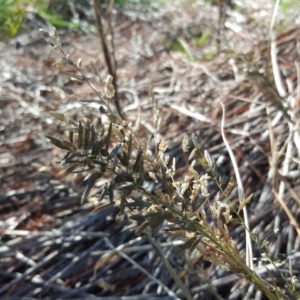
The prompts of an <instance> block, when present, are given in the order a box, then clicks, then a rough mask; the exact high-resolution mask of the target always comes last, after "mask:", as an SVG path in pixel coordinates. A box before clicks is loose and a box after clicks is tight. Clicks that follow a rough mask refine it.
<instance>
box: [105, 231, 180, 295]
mask: <svg viewBox="0 0 300 300" xmlns="http://www.w3.org/2000/svg"><path fill="white" fill-rule="evenodd" d="M104 239H105V241H106V243H107V245H108V246H109V247H111V249H112V250H113V251H114V252H115V251H116V250H117V248H115V247H114V245H113V244H112V243H111V241H110V240H109V239H108V238H106V237H105V238H104ZM117 253H118V254H119V255H120V256H122V257H123V258H124V259H126V260H127V261H128V262H130V263H131V264H132V265H133V266H135V267H136V268H137V269H139V270H140V271H141V272H143V273H144V274H145V275H147V276H148V277H149V278H150V279H151V280H153V281H154V282H155V283H156V284H158V285H159V286H160V287H161V288H162V289H164V290H165V291H166V292H167V294H168V295H169V296H171V297H174V299H176V300H179V298H178V297H177V296H176V294H175V293H174V292H173V291H171V290H170V289H169V288H168V287H167V286H166V285H164V284H163V283H162V282H161V281H159V280H158V279H156V278H155V277H154V276H152V275H151V274H150V273H149V272H148V271H147V270H145V269H144V268H143V267H141V266H140V265H139V264H138V263H136V262H135V261H134V260H133V259H131V258H130V257H129V256H128V255H127V254H125V253H124V252H122V251H120V250H117Z"/></svg>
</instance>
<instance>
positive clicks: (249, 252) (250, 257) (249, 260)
mask: <svg viewBox="0 0 300 300" xmlns="http://www.w3.org/2000/svg"><path fill="white" fill-rule="evenodd" d="M221 105H222V109H223V115H222V122H221V133H222V138H223V141H224V144H225V146H226V149H227V151H228V153H229V156H230V159H231V162H232V165H233V169H234V173H235V176H236V181H237V185H238V193H239V201H240V203H241V205H242V206H243V213H244V223H245V235H246V264H247V266H248V267H249V268H250V269H251V270H252V271H253V270H254V266H253V252H252V241H251V237H250V226H249V219H248V213H247V208H246V206H244V205H243V202H244V201H245V196H244V187H243V183H242V180H241V176H240V172H239V169H238V166H237V163H236V159H235V157H234V154H233V152H232V150H231V148H230V145H229V143H228V141H227V139H226V136H225V133H224V126H225V107H224V104H223V103H222V102H221Z"/></svg>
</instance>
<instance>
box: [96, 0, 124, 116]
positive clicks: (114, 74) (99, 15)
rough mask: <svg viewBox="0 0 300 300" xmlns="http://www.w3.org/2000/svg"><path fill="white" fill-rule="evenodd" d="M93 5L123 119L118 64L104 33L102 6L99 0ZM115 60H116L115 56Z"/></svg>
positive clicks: (116, 102) (118, 108) (116, 99)
mask: <svg viewBox="0 0 300 300" xmlns="http://www.w3.org/2000/svg"><path fill="white" fill-rule="evenodd" d="M93 6H94V11H95V16H96V23H97V27H98V31H99V35H100V40H101V45H102V49H103V53H104V58H105V62H106V65H107V68H108V72H109V74H110V75H111V76H112V77H113V85H114V88H115V96H114V100H115V105H116V109H117V112H118V114H119V115H120V117H121V118H122V119H123V118H124V116H123V114H122V111H121V107H120V103H119V94H118V84H117V72H116V65H115V66H113V65H112V59H111V56H110V54H109V50H108V47H107V41H106V37H105V34H104V30H103V24H102V12H101V6H100V4H99V1H97V0H94V1H93ZM113 55H114V52H113ZM113 60H115V58H114V59H113Z"/></svg>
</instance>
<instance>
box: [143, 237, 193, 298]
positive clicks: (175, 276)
mask: <svg viewBox="0 0 300 300" xmlns="http://www.w3.org/2000/svg"><path fill="white" fill-rule="evenodd" d="M147 238H148V240H149V242H150V243H151V245H152V247H153V249H154V250H155V251H156V253H157V254H158V255H159V257H160V259H161V260H162V262H163V264H164V265H165V267H166V268H167V270H168V272H169V274H170V275H171V277H172V278H173V279H174V281H175V282H176V284H177V285H178V287H179V288H180V289H181V291H182V293H183V295H184V297H185V299H189V300H192V299H193V297H192V295H191V293H190V292H189V290H188V289H187V287H186V286H185V285H184V284H183V282H182V281H181V279H180V277H179V276H178V274H177V273H176V272H175V270H174V269H173V267H172V266H171V264H170V263H169V261H168V260H167V259H166V257H165V255H164V253H163V252H162V251H161V249H160V248H159V246H158V244H157V243H155V241H154V240H153V238H152V237H151V236H150V235H149V234H147Z"/></svg>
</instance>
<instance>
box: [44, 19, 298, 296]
mask: <svg viewBox="0 0 300 300" xmlns="http://www.w3.org/2000/svg"><path fill="white" fill-rule="evenodd" d="M98 26H99V27H101V26H102V25H101V22H100V23H99V24H98ZM100 29H101V28H100ZM40 32H41V34H42V36H43V37H44V38H45V40H46V41H47V42H48V44H49V45H51V47H53V49H54V50H55V51H56V52H57V53H58V54H59V56H60V57H61V60H60V61H59V62H57V63H56V66H57V67H63V66H65V65H67V66H69V67H70V68H71V69H72V72H70V71H69V73H68V74H69V75H70V74H71V73H72V74H71V80H72V81H73V82H75V83H77V84H80V85H81V84H87V85H88V86H89V87H90V88H91V89H92V91H93V93H94V94H95V95H96V97H95V98H80V101H82V102H86V103H90V102H93V103H97V104H98V107H99V122H98V125H97V127H96V126H95V124H93V122H92V121H91V120H89V119H85V120H74V119H71V118H69V117H68V116H67V115H65V114H62V113H60V112H57V111H53V112H51V115H52V116H53V117H54V118H55V119H57V120H58V121H60V122H63V123H65V124H66V125H67V126H69V127H71V129H70V130H69V133H68V138H62V137H60V136H52V135H46V137H47V138H48V139H49V140H50V142H51V143H52V144H53V145H55V146H56V147H58V148H60V149H63V150H64V151H65V152H66V153H65V155H64V157H63V158H62V159H61V164H62V165H63V166H65V167H66V170H65V174H69V173H84V174H86V178H85V182H86V184H85V189H84V191H83V194H82V197H81V202H82V203H83V202H85V201H86V200H87V199H88V197H89V194H90V192H91V190H92V188H93V186H94V185H95V183H96V182H97V181H99V180H100V179H103V178H105V181H106V183H105V184H103V186H102V191H101V193H100V195H99V196H98V198H99V206H98V208H97V210H100V209H101V208H103V207H107V205H114V206H117V207H119V209H120V213H121V214H124V215H126V216H129V217H130V219H131V220H132V224H131V225H130V226H128V227H127V228H125V229H126V230H133V229H135V230H136V233H137V234H142V233H146V234H149V232H150V233H151V236H152V237H154V236H155V234H157V233H158V232H159V231H161V230H164V231H167V232H169V233H170V234H172V235H174V236H176V237H179V238H180V239H181V240H183V241H184V246H183V247H182V250H186V249H189V250H197V251H199V253H201V255H203V257H204V258H205V259H206V260H208V261H210V262H212V263H214V264H216V265H218V266H220V267H222V268H224V269H226V270H228V271H229V272H232V273H234V274H236V275H237V276H238V277H240V278H244V279H246V280H248V281H249V282H251V283H252V284H253V285H254V286H255V287H256V289H258V290H260V291H261V292H262V293H263V294H264V295H265V296H266V297H267V298H268V299H299V294H298V293H297V292H296V288H295V287H296V286H297V283H298V282H297V280H296V278H293V280H291V281H290V280H288V279H287V278H284V280H285V283H286V284H285V286H284V288H279V287H278V286H276V284H275V283H273V282H267V281H265V280H264V279H263V278H261V277H260V276H259V275H258V274H257V273H256V272H255V270H254V267H253V258H252V248H251V245H252V243H256V244H257V245H258V246H259V247H260V248H261V249H262V251H263V252H264V253H265V257H266V259H267V260H270V262H271V263H272V264H273V265H274V267H275V268H276V264H275V263H274V262H273V261H272V260H271V259H270V258H269V257H268V255H267V253H266V252H265V251H264V249H265V248H266V244H263V245H259V243H258V241H256V239H255V236H254V234H253V233H251V229H250V227H249V224H248V219H247V210H246V205H247V203H248V202H249V201H251V195H248V197H247V196H246V195H244V190H243V186H242V183H241V179H240V176H239V172H238V166H237V164H236V163H235V160H234V156H233V155H232V152H231V150H230V145H229V143H228V142H227V140H226V136H225V134H224V130H223V128H224V122H225V114H223V120H222V125H221V130H222V136H223V140H224V143H225V144H226V146H227V149H228V151H229V152H230V153H231V155H230V156H231V161H232V163H233V165H234V170H235V178H234V177H230V176H226V175H225V174H224V172H223V170H222V168H220V166H219V165H218V164H217V163H216V161H215V160H214V159H213V158H212V157H211V155H210V154H209V152H208V151H207V150H205V148H204V146H205V145H201V141H198V139H197V137H196V136H195V135H192V136H187V135H186V136H185V137H184V138H183V140H182V144H181V147H182V157H183V158H184V159H183V160H184V161H186V162H187V165H188V167H187V171H186V173H185V174H184V175H183V176H181V177H178V176H176V172H177V161H178V157H170V156H167V155H166V154H165V152H166V150H167V148H168V142H167V140H166V139H165V138H163V137H161V135H160V134H159V133H160V132H159V131H160V126H161V122H162V119H161V116H160V110H159V103H158V100H157V99H156V97H155V95H154V93H153V91H152V89H151V88H150V91H149V101H150V100H151V101H152V122H153V128H154V129H155V130H154V131H155V133H154V135H153V136H150V137H148V138H146V139H142V138H140V137H139V134H138V133H139V128H140V121H141V116H136V120H135V122H130V121H128V120H127V118H126V116H125V114H123V113H122V107H121V105H120V102H114V98H115V96H116V90H117V86H116V85H117V82H116V80H115V79H114V77H113V76H111V75H108V76H107V79H106V82H105V86H104V89H103V91H102V92H99V91H97V90H96V89H95V88H94V87H93V86H92V85H91V84H90V81H89V80H90V79H89V78H88V76H86V75H85V73H84V71H83V69H82V68H81V61H80V60H79V61H77V62H76V61H73V60H72V58H71V57H69V56H68V55H67V54H66V53H65V51H64V50H63V48H62V46H61V42H60V40H59V37H58V35H57V33H56V31H54V33H53V34H50V33H48V32H47V31H44V30H40ZM99 32H100V37H101V30H99ZM105 43H106V42H105V40H103V39H102V44H105ZM108 61H109V59H108ZM91 68H92V70H93V73H94V75H95V76H96V77H97V78H98V80H99V81H100V82H101V77H100V74H99V73H98V71H97V68H96V66H95V65H94V64H93V63H91ZM111 70H112V73H113V74H114V73H115V69H111ZM64 91H65V92H66V93H67V94H69V95H72V94H74V92H73V90H72V89H71V88H64ZM118 100H119V98H118ZM197 165H200V167H201V170H202V171H201V172H199V171H197V170H198V167H196V166H197ZM146 181H151V182H152V184H153V185H154V188H153V189H148V188H146V185H145V182H146ZM210 181H213V182H214V183H215V185H216V187H217V189H218V193H217V194H216V196H215V197H214V199H211V195H210V192H209V190H208V185H209V182H210ZM235 182H237V186H238V195H239V206H238V207H235V206H233V205H231V203H230V202H229V201H228V195H229V194H230V193H231V191H232V189H233V188H234V187H235ZM221 199H224V200H223V201H221ZM241 211H243V216H242V215H241V214H240V212H241ZM237 223H239V224H243V226H244V228H245V232H246V234H245V236H246V244H247V257H246V258H244V257H242V256H241V255H240V251H239V249H238V247H237V245H236V242H235V241H234V239H233V238H232V237H231V236H230V230H229V227H232V226H235V225H236V224H237ZM267 242H268V241H266V243H267ZM166 264H167V263H166ZM168 270H169V272H170V273H171V272H173V271H172V269H171V268H169V269H168ZM172 277H173V278H174V281H175V282H176V284H177V285H178V287H179V288H180V289H181V291H182V293H183V295H184V297H185V298H186V299H192V295H191V293H190V291H189V290H188V289H186V288H185V286H184V284H183V282H182V281H181V279H180V278H179V277H178V275H177V274H176V272H175V273H174V274H173V275H172Z"/></svg>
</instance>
